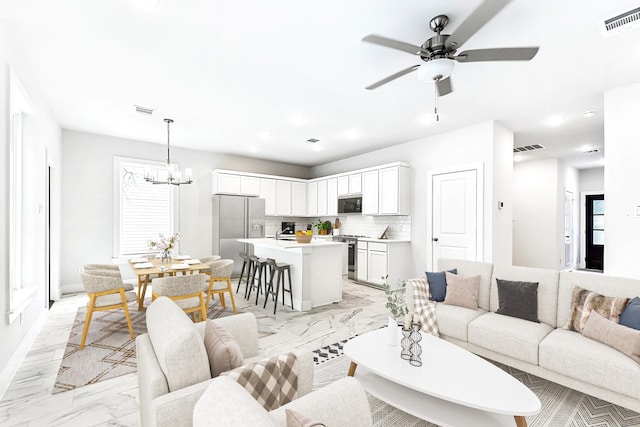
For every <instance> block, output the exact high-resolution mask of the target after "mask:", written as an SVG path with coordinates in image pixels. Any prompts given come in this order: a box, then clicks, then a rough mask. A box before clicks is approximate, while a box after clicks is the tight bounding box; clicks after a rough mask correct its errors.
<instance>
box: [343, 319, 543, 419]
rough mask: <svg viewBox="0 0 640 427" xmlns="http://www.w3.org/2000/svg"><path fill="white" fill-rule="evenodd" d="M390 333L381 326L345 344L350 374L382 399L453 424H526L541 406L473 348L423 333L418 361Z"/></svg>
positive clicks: (424, 415) (408, 411)
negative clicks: (406, 354) (404, 353)
mask: <svg viewBox="0 0 640 427" xmlns="http://www.w3.org/2000/svg"><path fill="white" fill-rule="evenodd" d="M387 334H388V330H387V329H386V328H382V329H377V330H375V331H372V332H368V333H366V334H363V335H360V336H357V337H355V338H353V339H351V340H349V341H348V342H347V343H346V344H345V347H344V353H345V355H346V356H347V357H349V358H350V359H351V360H352V362H351V366H350V367H349V375H351V376H354V377H355V378H357V379H358V380H359V381H360V383H361V384H362V386H363V387H364V388H365V390H367V392H369V393H370V394H371V395H373V396H375V397H377V398H378V399H380V400H383V401H385V402H387V403H388V404H390V405H392V406H395V407H396V408H398V409H400V410H402V411H405V412H407V413H409V414H411V415H414V416H416V417H419V418H422V419H424V420H426V421H430V422H432V423H435V424H438V425H441V426H452V427H467V426H474V427H481V426H486V427H498V426H505V427H506V426H509V427H513V426H517V427H526V425H527V422H526V420H525V418H524V416H525V415H535V414H537V413H538V412H540V400H539V399H538V397H537V396H536V395H535V394H534V393H533V392H532V391H531V390H529V389H528V388H527V387H526V386H525V385H524V384H522V383H521V382H520V381H518V380H517V379H515V378H513V377H512V376H511V375H509V374H507V373H506V372H505V371H503V370H502V369H500V368H498V367H497V366H495V365H493V364H492V363H490V362H488V361H486V360H484V359H482V358H480V357H478V356H476V355H475V354H473V353H470V352H468V351H466V350H464V349H463V348H461V347H458V346H456V345H455V344H451V343H450V342H447V341H445V340H442V339H440V338H436V337H434V336H432V335H429V334H425V333H423V334H422V341H421V343H420V344H421V346H422V355H421V358H422V366H420V367H415V366H411V365H410V364H409V362H408V361H407V360H403V359H402V358H401V357H400V351H401V347H400V344H399V343H398V345H397V346H390V345H387ZM398 335H400V337H401V334H398ZM399 340H400V338H399V339H398V341H399ZM356 368H357V371H356Z"/></svg>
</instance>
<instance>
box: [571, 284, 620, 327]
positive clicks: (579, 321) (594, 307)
mask: <svg viewBox="0 0 640 427" xmlns="http://www.w3.org/2000/svg"><path fill="white" fill-rule="evenodd" d="M628 301H629V299H628V298H616V297H605V296H604V295H600V294H599V293H597V292H593V291H589V290H587V289H583V288H581V287H580V286H577V285H574V286H573V292H572V296H571V310H570V315H569V320H567V323H566V324H565V325H564V329H569V330H570V331H577V332H582V330H583V329H584V325H585V324H586V323H587V319H588V318H589V315H590V314H591V312H592V311H596V312H598V313H600V314H601V315H602V316H604V317H606V318H607V319H609V320H613V321H614V322H616V323H618V320H619V319H620V313H622V310H624V307H625V306H626V305H627V302H628Z"/></svg>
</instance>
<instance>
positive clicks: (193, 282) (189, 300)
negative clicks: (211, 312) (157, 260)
mask: <svg viewBox="0 0 640 427" xmlns="http://www.w3.org/2000/svg"><path fill="white" fill-rule="evenodd" d="M151 290H152V292H151V301H154V300H155V299H156V298H158V297H160V296H166V297H168V298H170V299H172V300H173V301H174V302H175V303H176V304H177V305H178V307H180V308H181V309H182V310H184V312H185V313H187V314H191V317H192V320H193V321H194V322H195V321H198V322H201V321H203V320H206V319H207V311H206V309H205V305H204V297H203V289H202V275H200V274H189V275H185V276H169V277H158V278H155V279H153V281H152V282H151ZM194 316H196V317H194Z"/></svg>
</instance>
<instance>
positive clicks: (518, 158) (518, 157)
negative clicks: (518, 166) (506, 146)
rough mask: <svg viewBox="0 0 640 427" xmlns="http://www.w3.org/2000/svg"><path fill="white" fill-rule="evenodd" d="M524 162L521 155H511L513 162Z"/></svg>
mask: <svg viewBox="0 0 640 427" xmlns="http://www.w3.org/2000/svg"><path fill="white" fill-rule="evenodd" d="M523 160H524V156H523V155H522V154H514V155H513V161H514V162H521V161H523Z"/></svg>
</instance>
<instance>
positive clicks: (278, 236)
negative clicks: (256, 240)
mask: <svg viewBox="0 0 640 427" xmlns="http://www.w3.org/2000/svg"><path fill="white" fill-rule="evenodd" d="M290 230H291V229H290V228H289V227H285V228H284V230H282V231H280V228H278V229H277V230H276V240H279V239H280V235H281V234H282V233H284V232H285V231H290Z"/></svg>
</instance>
